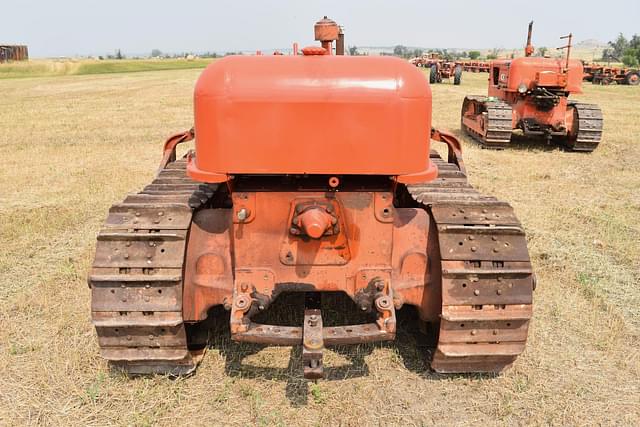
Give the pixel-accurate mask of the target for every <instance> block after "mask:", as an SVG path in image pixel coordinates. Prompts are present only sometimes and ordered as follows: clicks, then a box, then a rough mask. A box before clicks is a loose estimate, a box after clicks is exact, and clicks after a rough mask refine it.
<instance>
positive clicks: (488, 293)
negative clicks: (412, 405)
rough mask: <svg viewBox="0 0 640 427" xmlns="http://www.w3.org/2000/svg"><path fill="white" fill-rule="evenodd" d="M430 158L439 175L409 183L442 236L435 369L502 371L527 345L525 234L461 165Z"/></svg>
mask: <svg viewBox="0 0 640 427" xmlns="http://www.w3.org/2000/svg"><path fill="white" fill-rule="evenodd" d="M431 156H432V158H431V160H432V161H434V162H435V163H436V164H437V165H438V167H439V169H440V171H442V173H441V174H439V177H438V179H437V180H435V181H433V182H430V183H427V184H416V185H408V186H407V190H408V191H409V193H410V194H411V196H412V197H413V198H414V200H416V201H417V202H419V203H421V204H422V205H424V206H425V207H426V209H427V211H428V212H429V215H430V217H431V220H432V221H434V223H435V228H436V230H437V233H438V243H439V250H440V256H441V263H440V274H441V280H442V282H441V283H442V313H441V319H440V326H439V337H438V344H437V347H436V349H435V352H434V355H433V359H432V362H431V367H432V368H433V369H434V370H435V371H437V372H442V373H459V372H500V371H502V370H503V369H505V368H507V367H508V366H510V365H511V364H512V363H513V361H514V360H515V359H516V357H517V356H518V355H519V354H520V353H521V352H522V351H523V350H524V347H525V342H526V339H527V330H528V326H529V321H530V319H531V315H532V300H533V288H534V276H533V271H532V268H531V263H530V260H529V254H528V250H527V245H526V239H525V233H524V230H523V229H522V226H521V225H520V223H519V221H518V220H517V218H516V217H515V214H514V212H513V208H512V207H511V206H510V205H509V204H508V203H505V202H501V201H499V200H497V199H496V198H495V197H491V196H485V195H482V194H481V193H479V192H478V191H477V190H475V189H474V188H473V187H472V186H471V185H469V183H468V182H467V178H466V176H465V175H464V173H462V172H461V171H460V170H459V169H458V170H457V167H456V166H455V165H453V164H450V163H447V162H445V161H444V160H442V159H441V158H440V156H439V155H437V154H435V153H432V155H431ZM456 170H457V172H456ZM434 268H437V267H436V266H434Z"/></svg>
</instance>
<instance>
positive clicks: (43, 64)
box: [0, 58, 212, 79]
mask: <svg viewBox="0 0 640 427" xmlns="http://www.w3.org/2000/svg"><path fill="white" fill-rule="evenodd" d="M211 61H212V59H210V58H207V59H201V58H198V59H193V60H187V59H124V60H89V59H88V60H60V61H57V60H32V61H28V62H12V63H8V64H0V79H14V78H24V77H55V76H79V75H86V74H111V73H134V72H139V71H161V70H162V71H164V70H184V69H193V68H204V67H206V66H207V65H208V64H209V63H210V62H211Z"/></svg>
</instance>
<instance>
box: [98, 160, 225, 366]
mask: <svg viewBox="0 0 640 427" xmlns="http://www.w3.org/2000/svg"><path fill="white" fill-rule="evenodd" d="M212 194H213V188H212V187H210V186H207V185H204V184H200V183H197V182H194V181H192V180H191V179H189V178H188V177H187V176H186V160H185V159H181V160H177V161H174V162H171V163H168V164H167V165H166V166H165V168H163V169H162V170H161V171H160V172H159V173H158V175H157V177H156V179H155V180H154V181H153V182H152V183H151V184H150V185H148V186H146V187H145V189H144V190H143V191H141V192H139V193H137V194H133V195H129V196H128V197H127V198H125V200H124V201H123V202H122V203H119V204H116V205H114V206H112V207H111V209H110V210H109V215H108V217H107V220H106V222H105V225H104V227H103V229H102V230H101V231H100V233H99V234H98V242H97V246H96V257H95V261H94V263H93V266H92V269H91V274H90V277H89V286H90V287H91V310H92V321H93V324H94V326H95V328H96V331H97V334H98V343H99V345H100V353H101V355H102V357H104V358H105V359H107V360H108V361H109V362H110V363H111V364H112V365H113V366H116V367H119V368H121V369H123V370H125V371H126V372H128V373H129V374H152V373H161V374H170V375H183V374H188V373H190V372H191V371H193V370H194V369H195V367H196V365H197V362H198V360H199V358H200V357H201V355H202V351H201V350H199V349H197V348H193V346H192V343H190V342H188V341H189V334H188V333H187V326H186V325H185V324H184V322H183V319H182V277H183V263H184V258H185V250H186V242H187V235H188V230H189V226H190V225H191V218H192V214H193V212H194V210H196V209H198V208H200V207H201V206H203V205H205V204H206V203H207V201H208V200H209V198H210V197H211V195H212Z"/></svg>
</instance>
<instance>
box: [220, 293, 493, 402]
mask: <svg viewBox="0 0 640 427" xmlns="http://www.w3.org/2000/svg"><path fill="white" fill-rule="evenodd" d="M303 299H304V296H303V294H294V293H292V294H286V295H283V296H281V297H279V298H278V299H276V301H275V302H274V304H273V306H272V307H271V308H270V309H269V310H267V311H266V312H265V315H264V316H261V318H259V319H254V320H255V321H259V322H264V323H269V324H277V325H301V324H302V319H303V316H304V314H303V312H304V303H303ZM325 302H327V301H326V300H323V309H322V316H323V322H324V323H325V326H332V325H337V324H342V325H346V324H357V323H364V322H367V321H368V320H370V319H366V315H364V314H363V313H362V312H361V311H359V310H357V307H356V306H355V305H354V304H353V303H352V302H351V300H350V299H349V298H348V297H346V296H344V297H342V296H336V295H334V296H332V297H331V298H329V301H328V304H325ZM396 317H397V322H398V327H397V332H396V339H395V340H394V341H387V342H378V343H370V344H356V345H348V346H332V347H329V350H330V351H332V352H334V353H337V354H338V355H340V356H342V357H344V358H345V359H346V360H347V361H348V363H347V364H345V365H341V366H335V367H327V366H325V369H324V379H323V381H341V380H345V379H349V378H358V377H366V376H368V375H369V373H370V371H369V366H368V365H367V362H366V358H367V356H369V355H370V354H371V353H372V352H373V351H374V350H375V349H378V348H381V349H382V348H386V349H390V350H391V351H392V352H393V353H394V354H396V355H398V357H399V359H400V361H401V363H402V364H403V365H404V367H405V368H406V369H408V370H410V371H412V372H415V373H418V374H420V375H421V376H422V377H423V378H424V379H427V380H440V379H443V378H451V375H447V376H445V375H441V374H437V373H435V372H433V371H431V370H430V368H429V361H430V359H431V354H432V351H433V350H434V348H435V343H436V335H435V333H428V334H424V333H422V332H421V331H420V327H419V326H420V321H419V319H418V316H417V313H416V311H415V309H414V308H413V307H405V308H403V309H402V310H399V311H398V312H396ZM209 320H210V322H211V323H210V324H211V325H212V329H211V339H210V342H209V349H210V350H217V351H218V352H219V353H220V355H221V356H222V357H223V358H224V363H225V367H224V369H225V373H226V374H227V375H229V376H231V377H240V378H254V379H264V380H269V381H281V382H285V383H286V391H285V395H286V397H287V399H288V400H289V401H290V403H291V404H292V405H293V406H304V405H306V404H307V403H308V399H309V395H310V393H309V388H310V385H309V382H310V381H309V380H306V379H305V378H304V377H303V364H302V348H301V346H293V347H291V350H290V353H289V361H288V364H287V366H286V367H273V366H264V365H255V364H249V363H245V359H246V358H247V357H249V356H252V355H254V354H257V353H259V352H260V351H262V350H263V349H265V348H266V347H268V346H267V345H261V344H250V343H238V342H235V341H233V340H232V339H231V336H230V332H229V327H228V322H229V315H228V312H226V311H224V310H221V309H216V310H213V311H212V312H210V314H209ZM463 376H464V377H473V378H478V377H491V376H487V375H481V376H479V375H478V374H472V375H463Z"/></svg>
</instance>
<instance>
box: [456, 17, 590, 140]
mask: <svg viewBox="0 0 640 427" xmlns="http://www.w3.org/2000/svg"><path fill="white" fill-rule="evenodd" d="M532 27H533V22H531V23H529V33H528V38H527V46H526V47H525V56H524V57H523V58H516V59H509V60H506V59H504V60H497V61H492V62H491V66H490V71H489V89H488V96H475V95H473V96H467V97H466V98H465V99H464V103H463V104H462V112H461V126H462V129H464V131H465V132H466V133H467V134H469V135H470V136H472V137H473V138H474V139H476V140H477V141H478V142H480V143H481V144H482V145H483V146H485V147H487V148H505V147H507V146H508V145H509V144H510V142H511V134H512V132H513V130H514V129H519V130H520V131H522V132H523V133H524V135H525V136H531V137H538V138H543V139H545V140H547V141H548V142H557V143H559V144H561V145H563V146H565V147H567V148H568V149H570V150H573V151H593V150H595V148H596V147H597V146H598V144H599V143H600V140H601V138H602V112H601V111H600V108H599V107H598V106H597V105H594V104H585V103H581V102H578V101H569V99H568V98H569V95H570V94H572V93H581V92H582V89H581V85H582V77H583V66H582V62H580V61H578V60H571V59H569V55H570V53H571V37H572V36H571V34H569V35H568V36H565V37H562V38H563V39H564V38H566V39H568V43H567V45H566V46H564V47H563V48H561V49H565V48H566V50H567V55H566V58H565V59H554V58H534V57H531V55H532V53H533V51H534V49H533V46H532V45H531V30H532Z"/></svg>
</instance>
